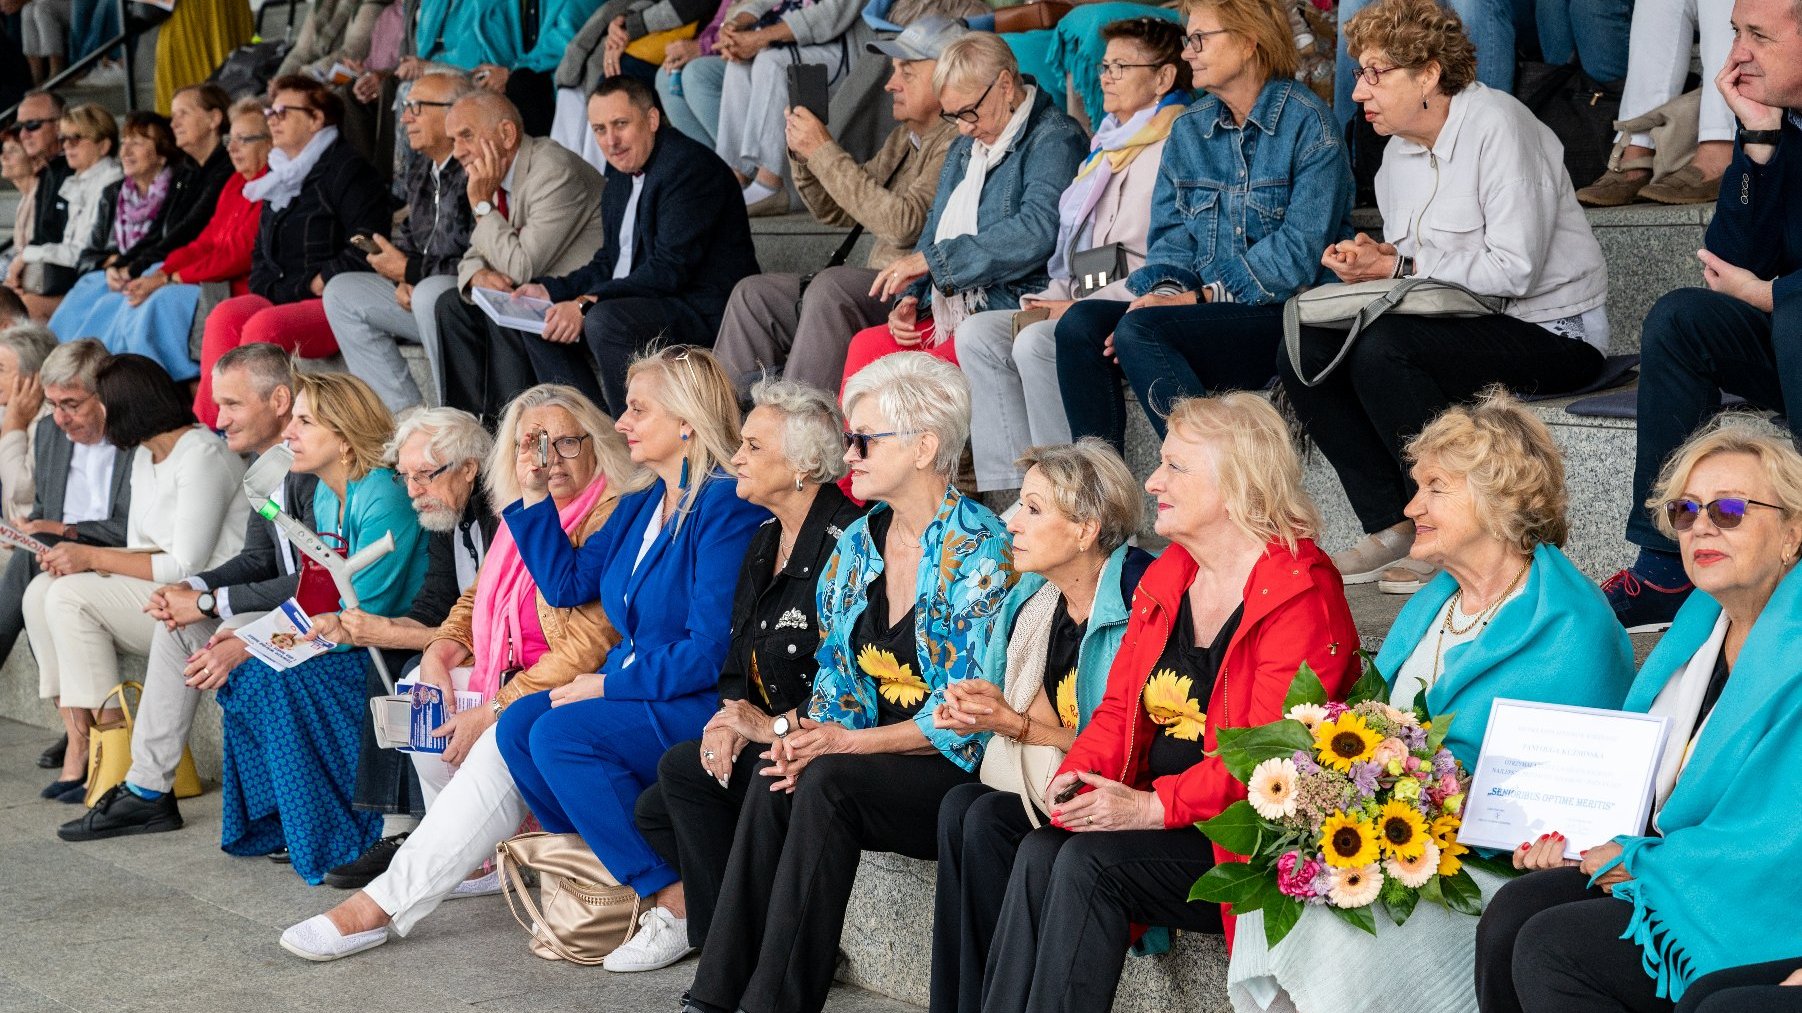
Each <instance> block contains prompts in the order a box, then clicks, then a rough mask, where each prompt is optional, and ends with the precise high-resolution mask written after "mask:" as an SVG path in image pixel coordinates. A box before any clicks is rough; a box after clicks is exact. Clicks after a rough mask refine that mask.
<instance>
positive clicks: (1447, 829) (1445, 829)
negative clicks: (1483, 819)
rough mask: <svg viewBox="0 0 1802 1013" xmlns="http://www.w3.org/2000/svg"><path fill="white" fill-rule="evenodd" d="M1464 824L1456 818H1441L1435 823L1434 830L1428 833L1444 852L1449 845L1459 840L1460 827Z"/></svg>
mask: <svg viewBox="0 0 1802 1013" xmlns="http://www.w3.org/2000/svg"><path fill="white" fill-rule="evenodd" d="M1462 823H1463V821H1462V820H1460V819H1458V817H1456V816H1440V817H1438V818H1437V819H1435V820H1434V821H1433V826H1432V829H1430V830H1428V831H1427V832H1428V833H1430V834H1432V835H1433V842H1434V843H1436V844H1438V845H1439V848H1440V850H1442V851H1443V850H1445V846H1446V845H1447V844H1448V843H1450V842H1451V841H1453V840H1456V839H1457V837H1458V827H1459V826H1461V825H1462Z"/></svg>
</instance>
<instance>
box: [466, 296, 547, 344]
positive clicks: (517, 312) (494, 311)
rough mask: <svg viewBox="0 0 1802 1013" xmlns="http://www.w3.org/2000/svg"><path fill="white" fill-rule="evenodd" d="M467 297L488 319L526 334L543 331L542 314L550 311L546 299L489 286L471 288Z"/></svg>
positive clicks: (541, 332)
mask: <svg viewBox="0 0 1802 1013" xmlns="http://www.w3.org/2000/svg"><path fill="white" fill-rule="evenodd" d="M469 297H470V298H471V299H473V300H474V301H475V304H476V305H477V306H478V307H480V308H481V310H482V312H483V313H486V314H487V315H488V319H490V320H492V321H494V322H495V323H497V324H499V325H500V326H502V327H511V328H513V329H514V330H516V331H525V332H526V333H527V334H543V333H544V316H545V314H547V313H549V312H550V311H551V302H550V300H548V299H533V298H530V297H528V296H519V295H512V294H510V293H507V292H497V291H495V290H494V289H491V288H471V289H470V290H469Z"/></svg>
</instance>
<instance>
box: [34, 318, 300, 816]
mask: <svg viewBox="0 0 1802 1013" xmlns="http://www.w3.org/2000/svg"><path fill="white" fill-rule="evenodd" d="M212 390H213V401H214V403H216V404H217V405H218V406H219V426H220V428H222V429H223V430H224V431H225V442H226V445H227V446H229V447H230V448H231V449H232V450H233V451H235V452H237V453H240V454H261V453H263V452H264V451H267V450H268V449H269V448H271V447H273V446H275V444H276V443H278V442H280V441H281V438H282V431H283V430H284V429H286V428H287V426H288V416H289V413H290V411H291V410H292V409H293V407H294V375H293V373H292V371H291V367H290V366H289V361H288V353H287V352H284V351H282V350H281V349H280V348H278V347H276V346H275V345H269V344H260V343H252V344H248V345H239V346H238V347H237V348H234V349H232V350H231V351H229V352H227V353H225V354H224V355H222V356H220V357H219V361H218V362H217V363H215V364H214V366H213V388H212ZM316 482H317V480H316V479H315V478H314V477H313V476H312V475H302V474H299V473H293V472H291V473H289V475H288V477H287V479H286V480H285V481H284V482H283V483H282V488H281V490H280V492H278V493H277V495H276V497H275V498H276V499H277V501H278V502H279V503H280V505H281V507H282V509H283V510H285V511H286V512H287V513H289V514H290V515H292V516H294V517H297V518H299V519H300V520H301V522H302V523H305V524H307V525H309V526H311V524H312V519H313V488H314V485H315V484H316ZM299 574H300V553H299V552H298V550H296V549H295V548H294V547H293V546H292V545H289V544H288V542H287V539H286V538H284V537H283V536H282V535H281V533H280V532H279V531H278V530H277V529H276V527H275V524H274V523H273V522H271V521H267V520H264V519H263V517H262V515H260V514H258V513H255V512H252V513H251V515H250V520H249V521H248V522H247V524H246V528H245V532H244V548H243V550H242V551H240V552H239V553H238V554H237V555H236V556H233V557H232V558H231V559H228V560H226V561H225V562H224V563H221V564H220V565H219V566H218V567H216V568H214V569H211V570H207V571H204V572H202V573H197V574H195V575H193V576H192V577H189V578H188V579H187V580H186V581H184V582H182V583H178V584H170V585H168V586H166V587H162V588H159V589H157V591H156V593H155V594H154V595H152V596H151V599H150V614H151V615H152V616H153V617H155V618H156V619H157V620H158V621H159V622H161V623H162V626H160V627H158V628H157V631H156V633H155V634H154V635H153V636H152V637H151V641H150V663H149V666H148V667H147V669H146V671H145V674H144V692H143V694H142V697H141V699H140V700H139V701H138V711H137V716H136V721H135V724H134V725H133V728H132V737H131V771H130V772H129V773H128V774H127V775H126V779H125V782H124V783H123V784H120V785H119V786H117V787H115V788H113V789H112V790H110V791H108V792H107V793H106V794H104V795H102V796H101V797H100V799H99V800H98V801H97V802H96V803H95V804H94V808H92V809H90V810H88V812H86V813H85V814H83V815H82V816H81V817H80V818H78V819H75V820H73V821H71V822H69V823H66V824H64V825H63V826H62V827H61V828H60V829H59V830H58V831H57V836H59V837H61V838H62V839H63V840H65V841H90V840H99V839H100V838H103V837H117V836H120V835H123V834H145V833H158V832H161V831H166V830H179V829H180V828H181V825H182V819H181V813H180V811H179V810H177V809H176V806H175V795H174V794H173V792H172V789H173V787H174V783H175V769H176V767H177V765H179V764H180V762H181V754H182V747H183V746H184V745H186V743H187V741H188V729H189V727H190V726H192V725H193V723H194V711H195V709H196V708H197V707H198V706H199V704H200V694H201V692H202V691H203V690H208V689H217V688H218V687H219V686H221V685H224V683H225V679H226V676H227V675H229V674H230V673H231V670H232V669H233V668H235V667H237V666H238V665H239V664H241V663H242V662H243V661H244V659H245V658H246V657H248V656H249V655H248V653H247V652H246V651H245V650H244V646H243V641H241V640H239V639H237V638H236V637H226V638H222V639H220V640H219V642H218V643H213V642H212V640H213V635H214V634H215V633H217V632H219V630H220V629H221V628H222V627H224V628H227V629H230V628H235V627H237V626H239V625H242V624H243V623H245V622H248V621H250V620H253V619H255V618H257V617H258V616H260V615H262V614H263V613H265V612H267V611H269V610H270V609H273V608H275V607H276V606H277V605H280V604H281V603H282V602H284V601H286V600H288V599H289V598H291V597H293V596H294V593H295V591H296V590H297V589H298V587H299V585H300V576H299Z"/></svg>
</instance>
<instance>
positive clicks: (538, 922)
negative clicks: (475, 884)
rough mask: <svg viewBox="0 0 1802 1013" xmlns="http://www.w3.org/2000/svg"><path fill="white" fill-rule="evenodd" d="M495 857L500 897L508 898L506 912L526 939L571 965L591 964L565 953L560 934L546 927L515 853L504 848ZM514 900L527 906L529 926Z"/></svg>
mask: <svg viewBox="0 0 1802 1013" xmlns="http://www.w3.org/2000/svg"><path fill="white" fill-rule="evenodd" d="M494 857H495V860H496V861H497V862H498V863H499V865H500V868H501V872H502V874H503V875H502V876H501V895H502V896H503V897H505V898H507V910H508V911H509V912H511V913H512V915H513V920H514V921H516V922H518V923H519V927H520V928H522V929H525V930H526V935H528V936H531V937H532V938H533V939H537V940H540V941H542V942H543V943H544V944H545V945H546V946H549V947H550V948H551V949H552V950H553V951H555V952H556V954H557V956H559V957H562V958H563V959H564V960H567V961H569V962H570V963H572V964H577V965H583V964H588V963H590V962H589V961H586V960H582V959H581V958H578V957H577V956H576V955H575V954H573V953H571V952H569V950H567V949H565V948H564V946H563V943H562V941H561V940H559V939H558V938H557V934H556V933H554V932H552V931H551V930H550V927H549V926H547V925H545V923H544V915H543V913H542V912H540V911H539V910H538V904H537V903H536V902H534V901H533V900H532V893H531V891H530V890H529V889H527V887H526V881H525V878H524V877H523V876H521V875H520V874H519V866H520V864H521V863H520V861H519V858H518V857H517V856H516V855H514V854H513V849H511V848H509V847H507V846H506V845H505V844H502V845H501V846H500V847H499V848H496V849H495V855H494ZM515 896H517V897H518V898H519V903H520V904H522V905H524V906H525V909H526V913H527V914H529V915H531V916H532V920H531V921H530V922H527V921H526V920H525V919H524V918H521V917H520V915H519V908H518V907H517V906H515V905H514V897H515Z"/></svg>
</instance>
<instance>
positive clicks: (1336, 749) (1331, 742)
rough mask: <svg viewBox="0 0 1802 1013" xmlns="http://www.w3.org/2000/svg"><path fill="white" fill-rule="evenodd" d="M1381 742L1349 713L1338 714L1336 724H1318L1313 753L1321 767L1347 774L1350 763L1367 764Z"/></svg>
mask: <svg viewBox="0 0 1802 1013" xmlns="http://www.w3.org/2000/svg"><path fill="white" fill-rule="evenodd" d="M1382 742H1383V737H1382V736H1381V735H1378V734H1377V733H1376V732H1373V731H1371V730H1370V726H1369V725H1367V724H1365V723H1364V719H1363V718H1361V717H1359V716H1358V715H1356V714H1353V713H1351V712H1350V711H1347V712H1345V713H1344V714H1341V715H1339V718H1338V720H1336V721H1322V722H1321V723H1320V727H1319V728H1316V729H1314V751H1315V752H1316V753H1318V754H1319V755H1320V764H1321V766H1323V767H1331V768H1333V769H1334V770H1337V771H1338V772H1340V773H1341V774H1349V773H1351V769H1352V764H1354V763H1366V762H1369V760H1370V758H1371V757H1373V756H1375V755H1376V751H1377V746H1379V745H1381V744H1382Z"/></svg>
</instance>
